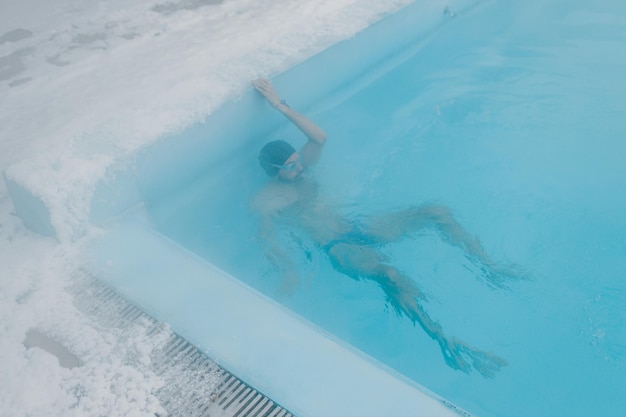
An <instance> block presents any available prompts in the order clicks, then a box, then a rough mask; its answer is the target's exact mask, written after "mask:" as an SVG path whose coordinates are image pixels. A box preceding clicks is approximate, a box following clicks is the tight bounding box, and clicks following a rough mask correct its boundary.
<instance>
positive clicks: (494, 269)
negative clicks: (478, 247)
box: [467, 256, 530, 290]
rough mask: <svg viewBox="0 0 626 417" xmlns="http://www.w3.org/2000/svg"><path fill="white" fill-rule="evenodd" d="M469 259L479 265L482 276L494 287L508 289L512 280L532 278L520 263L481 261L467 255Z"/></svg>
mask: <svg viewBox="0 0 626 417" xmlns="http://www.w3.org/2000/svg"><path fill="white" fill-rule="evenodd" d="M467 259H468V260H469V261H471V262H472V263H473V264H474V265H475V266H476V267H478V269H479V270H480V278H481V279H482V280H484V281H485V283H486V284H487V285H489V286H490V287H491V288H493V289H503V290H508V289H510V287H509V284H510V283H511V282H514V281H523V280H529V279H530V274H529V273H528V272H527V271H525V270H524V269H523V268H522V267H520V266H518V265H514V264H508V265H498V264H496V263H492V262H481V261H478V260H476V259H475V258H472V257H470V256H467Z"/></svg>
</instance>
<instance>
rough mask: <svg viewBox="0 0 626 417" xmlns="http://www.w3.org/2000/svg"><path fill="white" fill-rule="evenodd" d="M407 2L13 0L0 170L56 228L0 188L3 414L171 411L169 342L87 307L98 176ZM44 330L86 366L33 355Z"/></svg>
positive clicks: (1, 42)
mask: <svg viewBox="0 0 626 417" xmlns="http://www.w3.org/2000/svg"><path fill="white" fill-rule="evenodd" d="M410 2H411V1H410V0H224V1H223V2H220V1H217V0H179V1H171V2H170V1H167V0H163V1H155V0H134V1H128V0H55V1H46V0H19V1H17V0H0V170H1V171H5V172H6V174H7V175H8V176H11V177H14V178H19V181H20V183H21V184H23V185H25V186H27V187H28V188H29V189H30V190H31V191H32V192H33V193H34V194H36V195H38V196H40V197H41V198H42V199H43V200H44V201H45V202H46V204H47V206H48V207H49V208H50V209H51V212H52V222H53V224H54V226H55V229H56V232H57V235H58V240H53V239H50V238H46V237H42V236H39V235H36V234H34V233H32V232H31V231H29V230H28V229H26V228H25V227H24V225H23V224H22V223H21V221H20V219H19V218H17V217H16V216H15V215H14V209H13V206H12V203H11V200H10V198H9V196H8V194H7V188H6V185H5V183H4V181H0V415H2V416H7V417H9V416H11V417H12V416H66V415H77V416H83V415H84V416H100V415H107V416H121V415H132V416H139V415H154V413H155V412H162V407H161V405H160V404H159V402H158V399H157V398H156V397H155V395H154V393H155V391H156V390H157V389H158V388H159V387H161V386H162V385H163V383H164V382H163V381H162V380H160V378H159V377H158V376H157V375H155V374H154V373H153V372H152V371H151V370H150V367H149V366H148V365H149V363H148V362H149V361H150V352H151V351H152V349H156V348H158V347H159V346H160V344H162V343H163V340H164V338H163V337H156V338H155V337H151V338H150V337H148V336H146V334H145V330H146V328H145V327H142V326H140V325H139V326H138V327H137V326H136V327H133V328H130V329H129V328H125V329H120V328H115V327H110V326H109V327H107V326H103V325H102V324H101V323H99V322H98V321H97V320H95V319H94V318H93V317H92V316H90V315H89V314H85V312H84V311H83V310H84V309H81V308H80V305H81V303H80V302H77V300H76V297H77V295H76V294H77V291H76V288H77V287H80V282H81V280H83V279H85V278H84V277H83V272H82V268H81V259H80V257H79V256H78V255H77V253H78V248H79V247H80V245H81V242H82V241H83V240H84V239H85V238H88V237H89V235H90V233H91V232H92V231H91V230H90V229H89V226H88V222H87V217H88V207H89V203H90V198H91V193H92V191H93V188H94V186H95V183H96V182H97V181H98V179H100V178H101V177H102V176H103V175H104V173H105V171H106V169H107V167H110V166H111V165H112V164H113V163H115V162H116V161H119V160H123V159H124V158H127V157H129V156H131V155H132V154H133V153H134V152H136V151H137V150H139V149H141V148H142V147H144V146H147V145H149V144H150V143H152V142H153V141H155V140H156V139H158V138H159V137H161V136H163V135H165V134H167V133H171V132H175V131H179V130H182V129H184V128H186V127H187V126H189V125H190V124H193V123H195V122H198V121H201V120H203V119H204V118H205V117H206V116H207V115H209V114H210V113H211V112H212V111H214V110H215V109H216V108H218V107H219V106H220V105H221V104H222V103H224V102H225V101H227V100H229V99H232V98H235V97H237V96H238V95H239V94H241V92H242V91H244V90H246V89H247V88H249V86H250V84H249V83H250V80H252V79H255V78H258V77H260V76H271V75H273V74H276V73H278V72H280V71H283V70H285V69H287V68H289V67H290V66H292V65H293V64H295V63H297V62H299V61H302V60H303V59H306V58H307V57H309V56H311V55H313V54H314V53H316V52H318V51H320V50H322V49H324V48H325V47H328V46H329V45H332V44H333V43H336V42H338V41H340V40H342V39H345V38H348V37H350V36H352V35H354V34H355V33H356V32H358V31H359V30H362V29H363V28H365V27H366V26H368V25H369V24H371V23H372V22H374V21H376V20H378V19H379V18H380V17H382V16H384V15H386V14H388V13H390V12H392V11H394V10H397V9H398V8H400V7H402V6H404V5H406V4H408V3H410ZM83 304H84V303H83ZM32 329H36V331H37V332H40V333H41V334H44V335H46V336H47V337H49V338H51V339H52V340H55V341H57V342H59V343H61V344H62V345H63V346H65V347H66V348H67V349H68V350H69V352H70V353H71V354H72V355H74V356H76V357H77V358H78V359H79V360H80V363H81V364H80V366H73V367H63V366H61V365H60V363H59V361H58V359H57V357H55V356H53V355H52V354H50V353H48V352H46V351H45V350H44V349H42V348H40V347H37V346H35V347H30V348H27V347H26V346H27V345H28V346H31V344H29V343H26V344H25V343H24V342H25V340H26V338H27V334H28V332H29V331H30V330H32ZM40 344H41V343H40ZM44 347H45V346H44ZM70 353H68V354H70Z"/></svg>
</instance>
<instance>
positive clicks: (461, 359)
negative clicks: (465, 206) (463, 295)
mask: <svg viewBox="0 0 626 417" xmlns="http://www.w3.org/2000/svg"><path fill="white" fill-rule="evenodd" d="M253 85H254V87H255V88H256V89H257V91H258V92H259V93H260V94H261V95H262V96H263V97H265V99H266V100H267V102H268V103H269V104H271V105H272V106H273V107H274V108H275V109H276V110H277V111H279V112H280V113H282V114H283V115H284V116H285V117H286V118H287V119H288V120H290V121H291V122H292V123H293V124H294V125H295V126H296V127H297V128H298V129H299V130H300V131H301V132H302V133H303V134H304V136H305V137H306V138H307V141H306V143H305V144H304V146H302V147H301V148H300V150H296V149H295V148H294V147H293V146H292V145H290V144H289V143H287V142H285V141H282V140H276V141H272V142H269V143H267V144H266V145H265V146H263V148H262V149H261V151H260V153H259V163H260V165H261V167H262V168H263V170H264V171H265V173H266V174H267V175H268V176H269V177H271V180H270V181H269V182H268V183H267V184H266V185H265V186H264V187H263V188H262V189H261V190H260V191H259V192H258V194H257V195H256V196H254V197H253V198H252V200H251V203H250V206H251V209H252V210H253V211H254V212H255V213H256V214H257V215H258V216H259V230H258V238H259V240H260V242H261V243H262V247H263V250H264V252H265V254H266V256H267V258H268V259H269V261H270V262H271V263H272V264H273V265H274V266H276V268H277V269H278V270H279V271H280V272H281V274H282V276H283V279H284V284H283V285H284V289H286V290H290V289H292V288H293V287H295V286H296V285H297V283H298V275H297V273H296V272H295V267H294V264H293V262H292V261H291V259H290V258H289V256H288V255H287V253H286V252H285V251H284V250H283V249H282V248H281V247H280V245H279V244H278V242H277V239H276V225H279V224H284V225H288V226H290V227H294V228H298V229H299V230H301V231H302V232H303V233H306V234H307V236H308V237H309V238H310V239H311V240H313V241H314V242H315V244H316V245H317V246H318V247H319V248H320V249H321V250H322V251H324V252H325V253H326V254H327V256H328V259H329V261H330V263H331V265H332V266H333V268H334V269H335V270H337V271H338V272H340V273H342V274H344V275H346V276H348V277H350V278H353V279H355V280H369V281H373V282H375V283H377V284H378V285H379V287H380V288H381V289H382V291H383V292H384V294H385V298H386V301H387V303H389V305H391V306H392V308H393V309H394V311H395V312H396V313H397V314H398V315H400V316H405V317H407V318H408V319H409V320H411V321H412V322H413V324H414V325H415V324H417V325H419V326H420V327H421V328H422V329H423V330H424V331H425V332H426V333H427V334H428V335H429V336H430V337H431V338H432V339H433V340H435V341H436V342H437V343H438V344H439V347H440V349H441V352H442V354H443V357H444V359H445V361H446V363H447V364H448V365H449V366H450V367H452V368H454V369H457V370H460V371H463V372H466V373H469V372H470V371H471V370H472V368H474V369H475V370H477V371H478V372H480V373H481V374H482V375H483V376H485V377H488V378H491V377H493V376H494V375H495V373H496V372H497V371H499V370H500V369H501V368H502V367H503V366H506V365H507V362H506V361H505V360H504V359H502V358H500V357H498V356H496V355H495V354H493V353H490V352H484V351H481V350H479V349H477V348H475V347H472V346H470V345H468V344H466V343H464V342H462V341H460V340H458V339H456V338H454V337H448V336H446V335H445V334H444V332H443V329H442V327H441V325H440V324H439V323H437V322H436V321H434V320H433V319H432V318H431V317H430V316H429V315H428V313H427V312H426V310H425V309H424V308H423V306H422V304H421V302H423V301H425V300H426V296H425V295H424V293H423V292H422V291H421V290H420V288H419V287H418V286H417V284H416V283H415V281H414V280H413V279H411V278H410V277H409V276H407V275H406V274H405V273H404V272H402V271H401V270H399V269H397V268H396V267H394V266H393V265H391V264H390V263H389V259H388V257H387V256H385V255H384V254H383V253H381V251H380V247H381V246H383V245H385V244H388V243H391V242H395V241H398V240H400V239H403V238H408V237H414V236H416V235H417V234H418V233H419V232H420V231H424V230H427V229H428V230H434V231H436V232H437V233H438V235H439V236H440V237H441V239H442V240H444V241H445V242H447V243H449V244H450V245H453V246H455V247H458V248H460V249H461V250H463V251H464V253H465V256H466V257H467V258H468V259H470V260H471V261H472V262H474V263H476V264H477V265H479V267H480V268H481V270H482V271H483V278H484V279H485V281H486V282H487V284H489V285H490V286H492V287H496V288H505V287H506V282H505V281H506V279H507V276H509V275H514V274H513V273H512V271H511V270H509V269H507V268H504V267H500V266H498V265H497V264H496V263H495V262H493V261H491V260H490V259H489V257H488V256H487V254H486V253H485V251H484V250H483V248H482V246H481V244H480V241H479V240H478V239H477V238H476V237H474V236H472V235H470V234H469V233H468V232H466V231H465V230H464V228H463V227H462V226H461V225H460V224H459V223H458V222H457V221H456V219H455V218H454V217H453V216H452V213H451V211H450V210H449V209H448V208H447V207H445V206H442V205H433V204H424V205H420V206H417V207H411V208H408V209H405V210H401V211H397V212H393V213H389V214H387V215H384V216H381V217H375V218H374V217H371V218H365V217H364V218H359V220H355V219H349V218H346V217H345V216H343V215H342V214H341V213H339V212H338V210H336V208H335V206H333V205H332V204H327V203H325V202H324V201H323V200H322V199H321V198H319V193H318V185H317V183H316V182H315V181H314V180H313V179H312V178H311V177H310V176H309V175H308V168H309V167H311V166H313V165H314V164H315V163H317V162H318V160H319V158H320V155H321V153H322V150H323V148H324V144H325V143H326V140H327V135H326V133H325V132H324V131H323V130H322V129H321V128H320V127H318V126H317V125H316V124H315V123H313V122H312V121H311V120H309V119H308V118H307V117H305V116H303V115H302V114H300V113H298V112H297V111H295V110H294V109H292V108H291V107H289V106H288V105H287V104H286V102H285V101H283V100H281V99H280V97H279V95H278V93H277V92H276V90H275V89H274V87H273V86H272V84H271V83H270V82H269V81H268V80H265V79H259V80H256V81H254V82H253Z"/></svg>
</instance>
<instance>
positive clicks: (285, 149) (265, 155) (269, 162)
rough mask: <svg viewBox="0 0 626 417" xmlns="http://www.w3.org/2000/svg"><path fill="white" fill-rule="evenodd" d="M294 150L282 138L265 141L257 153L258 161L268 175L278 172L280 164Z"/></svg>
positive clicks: (271, 175)
mask: <svg viewBox="0 0 626 417" xmlns="http://www.w3.org/2000/svg"><path fill="white" fill-rule="evenodd" d="M294 152H296V150H295V149H294V148H293V146H291V145H290V144H288V143H287V142H285V141H284V140H275V141H273V142H269V143H266V144H265V146H263V148H262V149H261V152H260V153H259V163H260V164H261V167H262V168H263V169H264V170H265V173H266V174H267V175H269V176H270V177H273V176H275V175H276V174H278V171H279V168H278V167H277V166H276V165H278V166H280V165H282V164H284V163H285V161H286V160H287V159H289V157H290V156H291V155H293V154H294Z"/></svg>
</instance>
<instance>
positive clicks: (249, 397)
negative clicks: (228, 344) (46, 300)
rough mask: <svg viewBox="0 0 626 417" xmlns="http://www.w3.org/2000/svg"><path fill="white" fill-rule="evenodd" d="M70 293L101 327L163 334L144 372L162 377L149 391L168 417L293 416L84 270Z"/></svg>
mask: <svg viewBox="0 0 626 417" xmlns="http://www.w3.org/2000/svg"><path fill="white" fill-rule="evenodd" d="M71 292H72V293H73V295H74V304H75V305H76V307H77V308H78V309H79V310H81V311H82V312H83V313H85V314H86V315H88V316H90V317H91V318H92V319H93V320H94V321H95V322H96V323H97V324H98V325H100V326H102V327H106V328H117V329H122V330H123V329H126V328H128V329H129V330H130V329H131V328H132V327H133V326H136V325H138V324H140V325H142V326H144V327H145V329H146V335H147V336H148V337H161V338H162V337H165V338H166V339H165V341H164V343H163V344H162V347H161V348H158V349H155V350H154V351H153V352H152V355H151V363H150V365H149V366H148V369H147V370H150V371H152V372H154V373H155V374H156V375H158V376H159V377H160V378H161V379H162V380H163V381H164V386H163V387H162V388H161V389H159V390H158V391H157V392H156V393H155V394H156V396H157V398H158V399H159V401H160V402H161V405H162V407H163V408H164V409H165V410H166V411H167V415H168V416H172V417H294V416H293V414H291V413H290V412H289V411H287V410H286V409H284V408H283V407H281V406H280V405H279V404H276V403H275V402H273V401H272V400H270V399H269V398H268V397H266V396H265V395H263V394H262V393H260V392H258V391H257V390H255V389H254V388H252V387H251V386H249V385H248V384H246V383H245V382H243V381H242V380H240V379H239V378H237V377H236V376H234V375H233V374H231V373H229V372H228V371H226V370H225V369H223V368H221V367H220V366H218V365H217V364H216V363H215V362H213V361H212V360H211V359H210V358H208V357H207V356H206V355H205V354H204V353H203V352H202V351H200V350H199V349H198V348H196V347H195V346H194V345H192V344H191V343H189V342H188V341H187V340H185V339H184V338H183V337H181V336H180V335H178V334H176V333H174V332H172V331H171V330H169V328H168V327H167V325H165V324H164V323H162V322H159V321H157V320H155V319H153V318H152V317H150V316H148V315H147V314H146V313H144V312H143V311H142V310H141V309H139V308H138V307H137V306H135V305H134V304H132V303H130V302H129V301H128V300H126V299H125V298H123V297H122V296H121V295H119V294H118V293H117V292H116V291H115V290H113V289H112V288H110V287H108V286H107V285H105V284H104V283H102V282H100V281H99V280H97V279H96V278H95V277H93V276H91V275H90V274H88V273H85V271H82V272H81V274H80V276H77V279H76V280H75V281H74V285H73V288H72V289H71Z"/></svg>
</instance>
